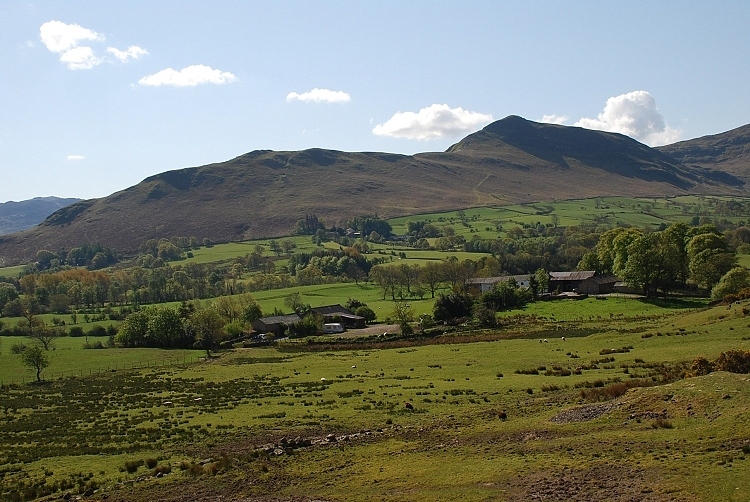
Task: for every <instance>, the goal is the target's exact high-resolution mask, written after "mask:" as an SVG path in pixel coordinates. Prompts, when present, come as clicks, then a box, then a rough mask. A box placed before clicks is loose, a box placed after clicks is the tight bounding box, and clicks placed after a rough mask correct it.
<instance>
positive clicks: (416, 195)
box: [0, 116, 746, 264]
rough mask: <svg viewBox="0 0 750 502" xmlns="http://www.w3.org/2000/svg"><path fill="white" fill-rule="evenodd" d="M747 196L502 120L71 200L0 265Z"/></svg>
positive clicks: (230, 165) (279, 155) (621, 140)
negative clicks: (404, 151) (583, 206)
mask: <svg viewBox="0 0 750 502" xmlns="http://www.w3.org/2000/svg"><path fill="white" fill-rule="evenodd" d="M685 193H712V194H732V195H741V194H745V193H746V191H745V187H744V183H743V181H742V180H740V179H738V178H736V177H734V176H731V175H727V174H725V173H722V172H719V171H715V170H712V169H709V168H705V167H700V166H685V165H684V164H682V163H680V162H678V161H676V160H674V159H673V158H672V157H670V156H668V155H666V154H664V153H662V152H660V151H658V150H655V149H652V148H649V147H647V146H645V145H643V144H641V143H638V142H637V141H635V140H633V139H631V138H628V137H626V136H623V135H620V134H613V133H605V132H599V131H590V130H587V129H582V128H577V127H569V126H561V125H554V124H540V123H536V122H531V121H528V120H525V119H523V118H521V117H515V116H510V117H507V118H505V119H502V120H499V121H497V122H494V123H492V124H490V125H488V126H487V127H485V128H484V129H483V130H481V131H479V132H477V133H474V134H471V135H469V136H467V137H466V138H464V139H463V140H462V141H460V142H459V143H456V144H455V145H453V146H452V147H450V148H449V149H448V150H447V151H446V152H434V153H420V154H416V155H411V156H407V155H396V154H389V153H374V152H361V153H350V152H340V151H333V150H322V149H310V150H303V151H298V152H276V151H269V150H261V151H254V152H250V153H247V154H245V155H242V156H240V157H237V158H235V159H232V160H229V161H227V162H222V163H218V164H211V165H207V166H201V167H192V168H187V169H180V170H175V171H168V172H164V173H161V174H157V175H155V176H151V177H149V178H146V179H145V180H143V181H142V182H141V183H139V184H137V185H135V186H132V187H130V188H128V189H126V190H123V191H120V192H117V193H115V194H112V195H110V196H108V197H104V198H102V199H93V200H87V201H82V202H78V203H76V204H73V205H71V206H68V207H66V208H64V209H61V210H59V211H57V212H55V213H53V214H52V215H50V216H49V217H48V218H47V219H46V220H45V221H44V222H42V223H41V224H40V225H38V226H37V227H34V228H32V229H29V230H26V231H24V232H21V233H17V234H13V235H8V236H0V260H5V262H6V263H9V264H10V263H17V262H20V261H23V260H29V259H32V258H33V257H34V256H35V254H36V252H37V251H38V250H40V249H48V250H50V251H56V252H59V251H63V250H68V249H70V248H71V247H74V246H77V245H80V244H81V243H83V242H100V243H101V244H103V245H105V246H110V247H113V248H115V249H117V250H119V251H120V252H126V253H127V252H131V251H134V250H136V249H137V248H138V246H139V245H140V244H141V243H142V242H144V241H145V240H147V239H150V238H160V237H171V236H186V237H188V236H196V237H198V238H199V239H203V238H209V239H211V240H213V241H215V242H222V241H229V240H241V239H250V238H259V237H277V236H283V235H288V234H289V233H290V232H291V231H292V230H293V228H294V225H295V222H296V221H297V220H298V219H300V218H303V217H304V215H305V213H308V214H315V215H317V216H318V217H319V218H320V219H322V220H323V221H324V222H325V223H326V224H327V225H329V226H330V225H333V224H338V225H343V224H345V222H346V221H347V219H349V218H351V217H353V216H356V215H361V214H373V213H377V214H378V215H380V216H382V217H393V216H403V215H410V214H419V213H427V212H435V211H445V210H451V209H459V208H466V207H470V206H491V205H500V204H508V203H518V202H534V201H544V200H553V199H569V198H579V197H593V196H607V195H609V196H617V195H622V196H665V195H678V194H685Z"/></svg>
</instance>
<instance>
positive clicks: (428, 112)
mask: <svg viewBox="0 0 750 502" xmlns="http://www.w3.org/2000/svg"><path fill="white" fill-rule="evenodd" d="M491 121H492V115H489V114H484V113H478V112H472V111H469V110H464V109H463V108H461V107H459V108H451V107H450V106H448V105H439V104H434V105H431V106H428V107H426V108H422V109H421V110H419V111H418V112H417V113H414V112H398V113H396V114H395V115H394V116H393V117H391V118H390V119H389V120H388V121H387V122H385V123H383V124H378V125H376V126H375V128H374V129H373V130H372V133H373V134H375V135H376V136H390V137H392V138H407V139H417V140H430V139H439V138H445V137H455V136H458V135H460V134H463V133H466V132H468V131H473V130H476V129H478V128H479V127H482V126H484V125H487V124H488V123H490V122H491Z"/></svg>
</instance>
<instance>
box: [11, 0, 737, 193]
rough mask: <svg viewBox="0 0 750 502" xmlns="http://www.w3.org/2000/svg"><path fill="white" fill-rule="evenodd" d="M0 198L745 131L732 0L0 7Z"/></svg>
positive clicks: (72, 3)
mask: <svg viewBox="0 0 750 502" xmlns="http://www.w3.org/2000/svg"><path fill="white" fill-rule="evenodd" d="M0 11H1V14H0V65H2V66H1V67H2V71H0V180H1V181H0V202H4V201H7V200H23V199H28V198H32V197H36V196H47V195H56V196H61V197H81V198H91V197H101V196H105V195H109V194H110V193H113V192H115V191H118V190H121V189H124V188H126V187H128V186H131V185H133V184H136V183H138V182H139V181H141V180H142V179H143V178H145V177H147V176H150V175H152V174H156V173H158V172H163V171H166V170H170V169H178V168H182V167H189V166H198V165H203V164H208V163H212V162H221V161H224V160H228V159H231V158H233V157H236V156H238V155H241V154H243V153H246V152H249V151H252V150H256V149H273V150H300V149H304V148H311V147H319V148H330V149H337V150H347V151H388V152H398V153H416V152H421V151H441V150H445V149H446V148H447V147H448V146H450V145H451V144H453V143H455V142H456V141H458V140H459V139H460V138H462V137H464V136H466V135H467V134H469V133H471V132H473V131H476V130H478V129H480V128H481V127H483V126H484V125H486V124H487V123H489V122H490V121H492V120H498V119H501V118H503V117H505V116H507V115H511V114H513V115H520V116H523V117H525V118H528V119H531V120H539V121H541V120H545V121H550V122H558V123H564V124H568V125H576V124H577V125H581V126H584V127H590V128H597V129H603V130H612V131H616V132H622V133H624V134H629V135H630V136H632V137H634V138H636V139H638V140H640V141H643V142H644V143H647V144H651V145H658V144H665V143H670V142H674V141H677V140H682V139H690V138H694V137H698V136H703V135H706V134H715V133H719V132H724V131H727V130H729V129H732V128H735V127H738V126H740V125H744V124H747V123H749V122H750V99H748V82H750V63H749V61H750V31H748V29H747V27H748V26H749V25H750V2H747V1H733V2H697V1H695V2H692V1H660V2H653V1H645V2H637V1H628V2H624V1H622V2H615V1H606V2H602V1H591V2H583V1H578V2H576V1H572V2H559V1H535V2H525V1H523V2H521V1H517V2H503V1H489V2H480V1H476V2H471V1H462V2H451V1H440V2H438V1H433V2H422V1H409V2H397V1H393V2H383V1H377V0H368V1H367V2H359V1H356V2H355V1H350V2H338V1H337V2H332V1H331V2H328V1H320V2H313V1H310V2H281V1H274V2H271V1H268V2H251V1H247V2H238V1H233V2H222V1H212V2H189V1H181V2H177V1H158V2H153V1H143V2H139V1H127V2H124V1H123V2H109V1H107V2H104V1H96V2H93V1H57V2H28V1H27V2H22V1H15V0H4V2H3V4H2V7H1V8H0Z"/></svg>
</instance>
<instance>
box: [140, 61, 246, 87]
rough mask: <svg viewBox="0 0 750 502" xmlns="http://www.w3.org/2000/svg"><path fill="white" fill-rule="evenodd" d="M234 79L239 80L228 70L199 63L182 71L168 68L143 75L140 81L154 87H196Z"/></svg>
mask: <svg viewBox="0 0 750 502" xmlns="http://www.w3.org/2000/svg"><path fill="white" fill-rule="evenodd" d="M234 80H237V77H235V76H234V75H232V74H231V73H229V72H228V71H221V70H214V69H213V68H211V67H210V66H206V65H202V64H197V65H192V66H188V67H187V68H183V69H182V70H180V71H177V70H173V69H172V68H167V69H166V70H162V71H160V72H157V73H154V74H153V75H148V76H145V77H143V78H142V79H140V80H139V81H138V83H139V84H140V85H148V86H154V87H158V86H160V85H171V86H174V87H195V86H196V85H198V84H227V83H229V82H233V81H234Z"/></svg>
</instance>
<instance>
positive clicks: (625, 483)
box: [507, 465, 694, 502]
mask: <svg viewBox="0 0 750 502" xmlns="http://www.w3.org/2000/svg"><path fill="white" fill-rule="evenodd" d="M661 491H662V487H661V486H660V484H659V477H658V476H656V475H655V474H654V473H652V472H649V471H646V470H640V469H631V468H630V467H628V466H624V465H606V466H598V467H593V468H591V469H576V470H574V469H568V468H563V469H561V470H555V471H551V472H533V473H530V474H524V475H521V476H518V477H515V478H512V479H511V480H510V481H509V486H508V488H507V494H508V500H509V501H533V500H540V501H541V500H543V501H546V502H556V501H570V500H575V501H577V502H599V501H612V502H640V501H644V502H662V501H667V500H669V501H685V502H687V501H691V500H694V498H692V497H691V496H689V495H683V494H681V493H660V492H661Z"/></svg>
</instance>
